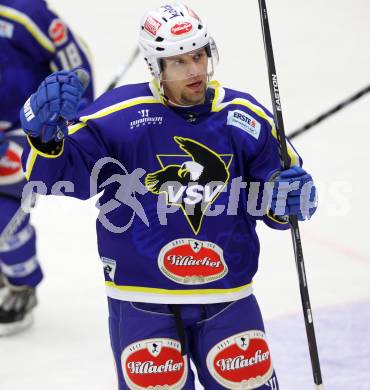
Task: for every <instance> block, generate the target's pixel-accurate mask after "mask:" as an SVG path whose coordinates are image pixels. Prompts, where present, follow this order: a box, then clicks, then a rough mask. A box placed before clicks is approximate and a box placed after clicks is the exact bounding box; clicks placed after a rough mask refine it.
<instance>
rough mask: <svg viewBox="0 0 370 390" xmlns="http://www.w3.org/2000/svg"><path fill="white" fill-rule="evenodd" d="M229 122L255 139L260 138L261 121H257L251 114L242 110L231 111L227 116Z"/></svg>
mask: <svg viewBox="0 0 370 390" xmlns="http://www.w3.org/2000/svg"><path fill="white" fill-rule="evenodd" d="M227 124H228V125H231V126H236V127H239V129H242V130H244V131H246V132H247V133H248V134H250V135H251V136H252V137H254V138H255V139H258V137H259V136H260V132H261V123H259V122H258V121H256V119H254V118H253V117H252V116H251V115H249V114H247V113H246V112H244V111H241V110H234V111H229V113H228V116H227Z"/></svg>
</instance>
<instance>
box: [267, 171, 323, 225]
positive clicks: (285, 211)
mask: <svg viewBox="0 0 370 390" xmlns="http://www.w3.org/2000/svg"><path fill="white" fill-rule="evenodd" d="M273 182H274V187H273V191H272V201H271V211H272V212H273V213H274V215H277V216H281V217H284V218H285V219H287V217H288V216H289V215H295V216H296V217H297V218H298V220H299V221H304V220H305V219H310V218H311V216H312V215H313V214H314V213H315V211H316V209H317V193H316V187H315V186H314V184H313V180H312V177H311V175H310V174H308V173H307V172H306V171H305V170H304V169H302V168H301V167H296V166H294V167H291V168H289V169H287V170H285V171H282V172H280V173H279V175H278V176H276V177H275V178H274V179H273Z"/></svg>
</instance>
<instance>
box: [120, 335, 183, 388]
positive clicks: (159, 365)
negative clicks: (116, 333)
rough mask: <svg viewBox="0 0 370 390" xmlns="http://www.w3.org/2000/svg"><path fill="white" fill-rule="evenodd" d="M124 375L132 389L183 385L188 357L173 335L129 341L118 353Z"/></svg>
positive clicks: (181, 386) (179, 386)
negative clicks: (172, 337)
mask: <svg viewBox="0 0 370 390" xmlns="http://www.w3.org/2000/svg"><path fill="white" fill-rule="evenodd" d="M121 364H122V369H123V376H124V378H125V381H126V383H127V385H128V387H129V388H130V389H132V390H143V389H162V388H163V389H171V390H180V389H182V388H183V387H184V385H185V382H186V378H187V375H188V366H187V357H186V356H182V355H181V344H180V343H179V342H178V341H176V340H173V339H166V338H161V339H146V340H140V341H138V342H136V343H133V344H130V345H129V346H128V347H126V348H125V349H124V350H123V352H122V355H121Z"/></svg>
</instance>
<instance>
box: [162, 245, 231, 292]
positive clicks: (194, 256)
mask: <svg viewBox="0 0 370 390" xmlns="http://www.w3.org/2000/svg"><path fill="white" fill-rule="evenodd" d="M158 267H159V269H160V270H161V272H162V273H163V274H164V275H165V276H167V277H168V278H169V279H171V280H173V281H175V282H177V283H181V284H189V285H191V284H205V283H210V282H214V281H215V280H219V279H221V278H223V277H224V276H225V275H226V274H227V272H228V268H227V265H226V263H225V261H224V257H223V250H222V249H221V248H220V247H219V246H218V245H216V244H214V243H213V242H208V241H199V240H193V239H190V238H184V239H177V240H174V241H171V242H170V243H169V244H167V245H166V246H164V247H163V248H162V249H161V251H160V253H159V256H158Z"/></svg>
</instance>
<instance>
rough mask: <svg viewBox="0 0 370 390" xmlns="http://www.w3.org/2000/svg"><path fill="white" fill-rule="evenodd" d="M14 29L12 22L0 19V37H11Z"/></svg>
mask: <svg viewBox="0 0 370 390" xmlns="http://www.w3.org/2000/svg"><path fill="white" fill-rule="evenodd" d="M13 31H14V24H12V23H9V22H6V21H5V20H1V19H0V37H3V38H12V36H13Z"/></svg>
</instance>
